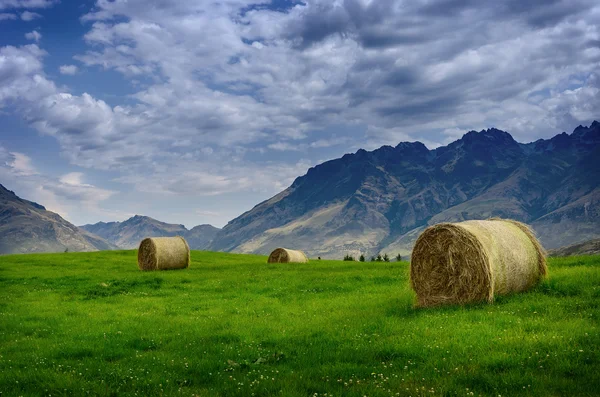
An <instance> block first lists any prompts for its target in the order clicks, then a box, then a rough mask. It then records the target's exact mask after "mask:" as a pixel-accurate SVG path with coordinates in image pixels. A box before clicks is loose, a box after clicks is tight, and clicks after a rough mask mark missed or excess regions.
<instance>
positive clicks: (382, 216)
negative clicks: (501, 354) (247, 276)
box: [209, 121, 600, 258]
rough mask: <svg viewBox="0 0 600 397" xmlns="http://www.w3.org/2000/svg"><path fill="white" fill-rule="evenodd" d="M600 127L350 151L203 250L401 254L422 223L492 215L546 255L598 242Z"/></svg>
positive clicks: (476, 135)
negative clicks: (526, 137) (515, 225)
mask: <svg viewBox="0 0 600 397" xmlns="http://www.w3.org/2000/svg"><path fill="white" fill-rule="evenodd" d="M599 159H600V123H598V122H597V121H594V122H593V123H592V125H591V126H589V127H583V126H579V127H577V128H576V129H575V130H574V131H573V133H572V134H567V133H562V134H559V135H557V136H555V137H553V138H551V139H540V140H538V141H535V142H532V143H528V144H522V143H519V142H516V141H515V140H514V139H513V137H512V136H511V135H510V134H509V133H507V132H505V131H501V130H498V129H494V128H492V129H488V130H482V131H479V132H476V131H470V132H468V133H466V134H465V135H464V136H463V137H462V138H461V139H459V140H457V141H455V142H452V143H450V144H449V145H447V146H443V147H439V148H437V149H434V150H429V149H427V147H425V145H423V144H422V143H420V142H413V143H408V142H403V143H400V144H399V145H397V146H396V147H391V146H383V147H381V148H379V149H377V150H374V151H372V152H368V151H366V150H362V149H361V150H358V151H357V152H356V153H354V154H346V155H344V156H343V157H342V158H339V159H336V160H331V161H327V162H325V163H323V164H320V165H318V166H316V167H313V168H311V169H309V170H308V172H307V173H306V175H304V176H301V177H299V178H297V179H296V180H295V181H294V183H293V184H292V185H291V186H290V187H289V188H287V189H286V190H284V191H283V192H281V193H279V194H277V195H275V196H274V197H272V198H271V199H269V200H267V201H264V202H262V203H260V204H258V205H257V206H256V207H254V208H253V209H252V210H250V211H248V212H246V213H244V214H242V215H241V216H239V217H237V218H236V219H234V220H232V221H231V222H229V223H228V224H227V225H226V226H225V227H224V228H223V229H222V230H221V231H220V232H219V233H218V234H217V235H216V236H215V238H214V241H213V242H212V244H211V245H210V247H209V248H210V249H212V250H223V251H233V252H247V253H262V254H266V253H268V252H270V251H271V250H272V249H273V248H275V247H278V246H286V247H290V248H297V249H302V250H304V251H306V252H307V253H308V254H309V255H310V256H317V255H320V256H322V257H327V258H341V257H343V255H344V254H346V253H354V254H355V255H358V253H365V254H367V255H372V254H376V253H378V252H387V253H390V254H396V253H401V254H403V255H406V254H408V253H409V252H410V251H411V249H412V245H413V243H414V241H415V239H416V237H417V236H418V234H419V233H420V232H421V231H422V230H423V229H424V228H425V227H427V226H428V225H432V224H435V223H438V222H454V221H462V220H466V219H485V218H488V217H492V216H498V217H506V218H512V219H517V220H519V221H523V222H527V223H529V224H531V225H532V226H533V227H534V229H535V230H536V232H537V233H538V235H539V237H540V238H541V240H542V243H543V244H544V245H545V247H546V248H556V247H560V246H564V245H567V244H572V243H577V242H581V241H584V240H589V239H591V238H594V237H600V166H599V163H600V160H599Z"/></svg>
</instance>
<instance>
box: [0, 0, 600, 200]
mask: <svg viewBox="0 0 600 397" xmlns="http://www.w3.org/2000/svg"><path fill="white" fill-rule="evenodd" d="M12 3H17V2H16V1H13V2H12ZM18 3H23V2H18ZM5 4H7V2H5ZM286 4H287V6H285V7H283V8H276V7H273V6H272V4H271V2H270V1H267V0H264V1H256V0H255V1H250V0H231V1H227V2H192V3H189V2H176V3H165V2H164V1H159V0H150V1H142V0H129V1H122V0H117V1H108V0H98V1H97V2H96V5H95V7H94V8H93V10H92V11H91V12H90V13H88V14H86V15H84V16H83V17H82V21H83V22H84V23H85V24H86V26H87V27H88V31H87V33H86V34H85V36H84V40H85V42H86V43H87V44H88V45H89V49H88V50H87V51H84V52H82V53H81V54H79V55H77V56H76V59H77V60H78V61H80V62H82V63H83V64H84V65H86V66H88V67H90V68H92V69H97V70H98V72H99V73H100V72H102V71H103V70H112V71H116V72H118V73H121V74H122V75H124V76H126V77H127V78H129V79H131V80H133V79H135V80H137V81H143V82H144V83H143V84H141V85H140V88H135V91H136V92H135V93H134V94H133V95H131V96H130V98H129V99H130V100H132V101H130V102H128V103H129V104H128V105H120V106H114V105H113V104H111V103H110V101H108V100H106V101H104V100H101V99H99V98H96V97H94V96H92V95H90V94H87V93H84V94H81V95H75V94H72V93H65V92H63V90H61V89H58V88H57V87H56V86H55V84H54V83H53V82H52V81H51V80H49V79H48V77H47V76H45V75H44V73H43V57H44V55H45V53H44V52H43V51H42V50H41V49H40V48H39V47H38V46H37V45H35V44H33V45H30V46H24V47H2V48H0V83H3V84H0V107H2V106H6V105H7V104H9V103H14V104H15V105H16V106H17V108H18V109H19V111H20V114H22V115H23V116H24V117H25V119H26V120H28V121H29V122H30V123H31V125H32V126H34V127H35V128H37V129H38V130H39V131H40V132H41V133H42V134H46V135H49V136H53V137H55V138H56V139H57V141H58V142H59V143H60V145H61V147H62V149H63V153H64V155H65V157H66V158H67V159H68V160H69V161H70V162H71V163H72V164H75V165H78V166H82V167H90V168H95V169H103V170H113V171H116V172H118V173H120V174H121V177H120V178H119V182H122V183H129V184H131V185H133V186H134V187H135V188H136V189H137V190H139V191H147V190H148V189H152V190H158V191H159V193H162V194H173V195H183V196H185V195H206V196H211V195H219V194H226V193H230V192H239V191H250V190H252V189H258V190H260V191H264V192H265V194H267V193H266V192H270V193H274V192H275V191H276V189H279V188H280V186H279V185H276V184H274V183H272V181H285V183H287V182H289V181H290V179H293V177H294V176H297V175H298V174H301V173H303V172H304V171H305V169H306V168H307V167H308V166H310V165H313V164H312V162H313V161H315V159H313V158H311V159H310V160H307V161H306V162H302V163H299V164H300V165H294V166H288V167H285V166H282V163H284V160H285V161H291V160H288V159H283V160H281V161H279V162H273V163H269V162H268V161H266V160H265V158H266V157H268V156H269V155H271V154H274V155H275V156H277V155H281V152H285V153H288V154H290V156H295V159H296V160H297V159H298V157H299V156H302V155H303V154H304V153H305V152H309V151H311V150H317V149H321V150H322V149H327V148H330V149H332V150H333V149H335V150H337V152H336V153H338V152H339V151H343V148H357V147H366V148H374V147H377V146H380V145H382V144H397V143H398V142H399V141H401V140H409V141H414V140H420V141H423V142H424V143H426V144H427V145H428V146H429V147H435V146H439V145H440V144H444V143H447V142H448V140H451V139H454V138H455V137H459V136H460V134H461V133H462V132H463V131H465V130H468V129H482V128H488V127H491V126H496V127H498V128H503V129H506V130H508V131H509V132H511V133H513V135H515V137H516V138H517V139H519V140H522V141H528V140H534V139H536V138H539V137H547V136H548V135H549V134H551V133H553V132H557V130H569V129H572V128H573V127H574V126H575V125H577V124H580V123H581V124H585V123H588V122H589V121H591V120H592V119H593V118H597V117H598V116H597V115H594V112H597V109H599V108H600V106H599V103H598V77H597V69H598V65H599V64H600V46H599V44H598V43H600V29H599V27H598V24H597V23H596V22H595V21H596V20H597V19H598V18H599V17H600V6H598V5H597V2H595V1H587V0H573V1H566V0H553V1H550V2H548V1H535V2H525V3H523V2H519V1H512V0H511V1H507V2H496V1H482V2H473V1H446V0H439V1H424V0H423V1H414V2H402V1H395V0H386V1H366V0H345V1H335V2H331V1H321V0H307V1H305V2H289V3H286ZM32 39H34V40H39V38H38V39H36V38H35V37H33V38H32ZM71 67H74V65H63V66H61V67H60V68H59V70H60V72H61V73H63V74H69V73H71V72H76V71H77V69H75V70H73V69H72V68H71ZM332 153H333V152H332ZM261 156H264V157H261ZM294 161H295V160H294ZM294 173H295V174H294ZM149 178H151V179H152V180H153V181H155V182H154V183H153V184H152V186H149V185H150V184H148V183H145V181H146V180H147V179H149ZM265 181H266V182H265ZM283 187H285V184H282V186H281V188H283ZM261 189H263V190H261ZM269 189H270V190H269Z"/></svg>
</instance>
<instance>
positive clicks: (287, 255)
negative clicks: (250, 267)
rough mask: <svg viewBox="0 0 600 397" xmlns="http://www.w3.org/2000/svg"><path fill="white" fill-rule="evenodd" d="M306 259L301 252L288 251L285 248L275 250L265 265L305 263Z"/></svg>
mask: <svg viewBox="0 0 600 397" xmlns="http://www.w3.org/2000/svg"><path fill="white" fill-rule="evenodd" d="M306 262H308V258H307V257H306V255H304V252H302V251H296V250H290V249H287V248H277V249H275V250H274V251H273V252H271V255H269V259H268V260H267V263H306Z"/></svg>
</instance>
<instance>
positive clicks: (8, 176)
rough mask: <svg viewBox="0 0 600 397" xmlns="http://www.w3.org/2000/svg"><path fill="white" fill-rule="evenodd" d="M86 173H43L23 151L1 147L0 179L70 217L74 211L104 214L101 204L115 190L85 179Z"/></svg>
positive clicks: (33, 199) (25, 197)
mask: <svg viewBox="0 0 600 397" xmlns="http://www.w3.org/2000/svg"><path fill="white" fill-rule="evenodd" d="M83 179H84V174H83V173H81V172H71V173H68V174H65V175H63V176H62V177H60V178H58V179H57V178H54V177H52V176H49V175H46V174H44V173H41V172H39V171H38V170H37V168H36V167H35V166H34V165H33V162H32V159H31V158H30V157H29V156H27V155H26V154H24V153H19V152H9V151H8V150H7V149H6V148H4V147H3V146H0V180H2V182H3V184H8V185H10V186H11V187H12V188H13V189H14V190H15V192H16V193H17V194H18V195H19V196H20V197H21V198H24V199H27V200H32V201H36V202H38V203H40V204H42V205H44V206H45V207H46V208H47V209H48V210H50V211H53V212H56V213H58V214H60V215H61V216H63V217H65V218H68V217H69V216H70V215H71V214H81V213H90V212H91V213H97V214H104V213H105V211H106V210H104V209H102V208H101V206H100V203H102V202H103V201H105V200H107V199H108V198H110V197H111V196H113V195H114V194H115V193H116V192H114V191H111V190H107V189H101V188H98V187H96V186H94V185H91V184H87V183H84V182H83Z"/></svg>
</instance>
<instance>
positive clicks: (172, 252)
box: [138, 236, 190, 270]
mask: <svg viewBox="0 0 600 397" xmlns="http://www.w3.org/2000/svg"><path fill="white" fill-rule="evenodd" d="M189 265H190V247H189V246H188V243H187V242H186V241H185V239H184V238H183V237H181V236H176V237H148V238H145V239H143V240H142V242H141V243H140V246H139V248H138V266H139V268H140V270H168V269H185V268H187V267H188V266H189Z"/></svg>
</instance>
